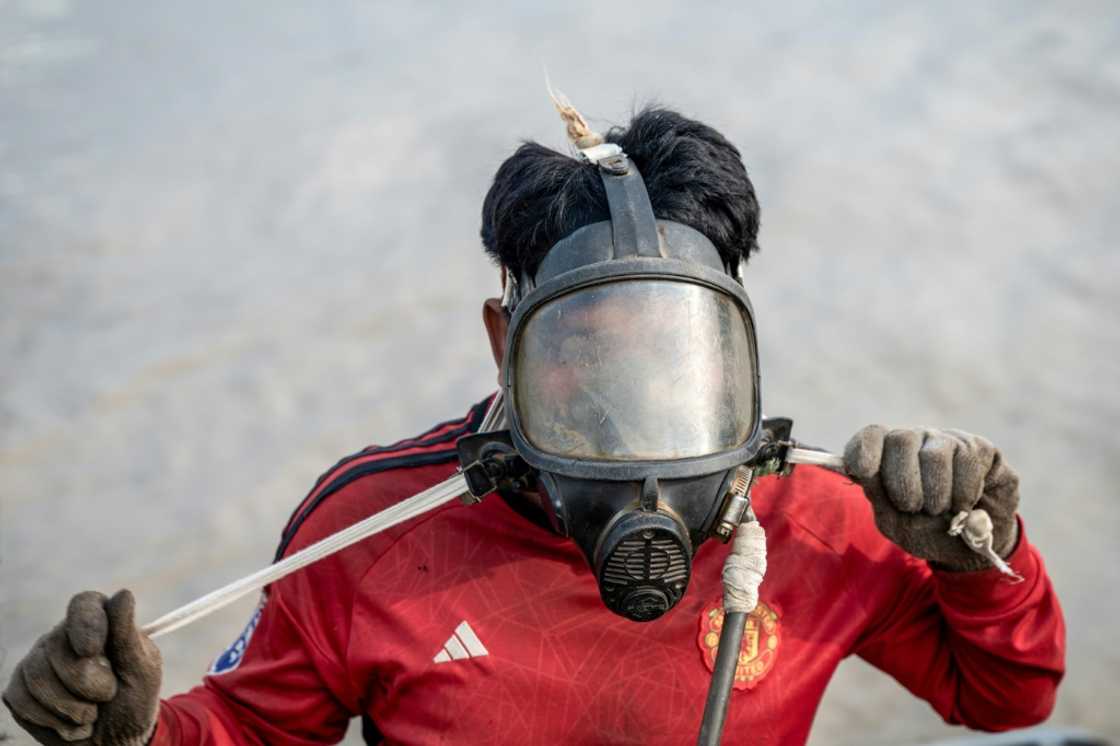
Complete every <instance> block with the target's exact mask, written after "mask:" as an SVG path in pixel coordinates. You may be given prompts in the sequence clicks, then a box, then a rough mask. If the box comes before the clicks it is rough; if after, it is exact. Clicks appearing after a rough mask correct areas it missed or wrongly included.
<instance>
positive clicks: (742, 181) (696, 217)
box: [481, 108, 759, 275]
mask: <svg viewBox="0 0 1120 746" xmlns="http://www.w3.org/2000/svg"><path fill="white" fill-rule="evenodd" d="M606 140H607V142H612V143H616V144H617V145H619V146H620V147H621V148H622V149H623V151H625V152H626V154H627V155H628V156H629V157H630V159H631V160H632V161H633V162H634V164H635V165H636V166H637V167H638V170H639V171H640V172H641V174H642V178H643V179H644V181H645V183H646V189H647V191H648V192H649V199H650V204H652V205H653V212H654V215H656V216H657V217H658V218H660V219H662V220H672V221H674V222H677V223H683V224H684V225H687V226H689V227H690V228H694V229H695V230H698V231H700V232H701V233H703V234H704V235H705V236H707V237H708V240H710V241H711V242H712V243H713V244H715V247H716V249H718V250H719V253H720V256H721V257H723V261H724V263H725V264H726V265H727V266H730V267H734V266H737V265H738V263H739V260H740V259H744V260H745V259H746V258H747V257H748V256H749V255H750V254H751V253H752V252H753V251H755V250H757V249H758V244H757V239H758V224H759V209H758V199H757V198H756V197H755V193H754V185H753V184H751V180H750V178H749V177H748V176H747V170H746V168H745V167H744V166H743V161H742V158H741V156H740V155H739V151H738V149H737V148H736V147H735V146H734V145H732V144H731V143H730V142H728V141H727V139H726V138H725V137H724V136H723V135H721V134H720V133H719V132H717V131H715V130H714V129H712V128H711V127H709V126H708V125H706V124H703V123H702V122H698V121H696V120H694V119H689V118H687V117H685V116H682V115H681V114H678V113H677V112H675V111H672V110H670V109H664V108H647V109H644V110H642V111H641V112H639V113H638V114H637V115H636V116H634V117H633V118H632V119H631V120H630V126H629V127H626V128H622V127H614V128H612V129H611V130H610V131H609V132H608V133H607V135H606ZM602 220H610V212H609V210H608V209H607V198H606V194H605V192H604V190H603V182H602V180H601V179H600V177H599V174H598V173H597V171H596V169H595V167H594V166H592V165H590V164H588V163H585V162H583V161H580V160H578V159H576V158H573V157H571V156H569V155H565V154H563V153H558V152H557V151H555V150H552V149H550V148H546V147H545V146H543V145H541V144H539V143H536V142H526V143H524V144H522V145H521V147H519V148H518V149H517V151H516V152H515V153H514V154H513V155H511V156H510V157H509V158H507V159H506V160H505V161H504V162H503V163H502V165H501V166H500V167H499V168H498V172H497V174H495V176H494V183H493V184H492V185H491V186H490V190H489V191H488V192H487V193H486V199H485V201H483V203H482V230H481V234H482V244H483V246H484V247H485V249H486V253H487V254H489V255H490V256H491V257H492V258H493V259H494V260H496V261H497V262H499V263H501V265H502V266H504V267H505V268H506V269H508V270H510V271H511V272H513V273H514V274H515V275H517V274H520V273H522V272H529V273H533V272H535V271H536V269H537V266H538V265H539V264H540V263H541V260H543V259H544V256H545V254H546V253H548V250H549V249H550V248H552V246H553V244H555V243H556V242H557V241H559V240H560V239H562V238H564V237H565V236H567V235H569V234H570V233H572V232H573V231H575V230H577V229H578V228H582V227H583V226H585V225H589V224H591V223H596V222H599V221H602Z"/></svg>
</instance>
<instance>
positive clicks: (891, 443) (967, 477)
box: [844, 425, 1019, 570]
mask: <svg viewBox="0 0 1120 746" xmlns="http://www.w3.org/2000/svg"><path fill="white" fill-rule="evenodd" d="M844 463H845V466H846V469H847V472H848V474H849V475H850V476H851V477H852V479H854V480H855V481H856V482H857V483H858V484H859V485H860V486H861V487H862V488H863V491H864V494H866V495H867V499H868V500H870V501H871V506H872V508H873V509H874V513H875V525H876V526H878V527H879V530H880V531H881V532H882V533H883V535H884V536H886V537H887V538H888V539H890V540H891V541H893V542H894V543H895V544H897V545H898V546H900V547H902V548H903V549H904V550H906V551H907V552H909V553H910V554H912V555H914V556H915V557H920V558H921V559H924V560H928V561H930V562H932V563H934V564H935V565H937V566H939V567H942V568H945V569H949V570H982V569H985V568H988V567H991V566H992V563H991V561H990V560H989V559H987V558H986V557H984V556H983V555H982V554H978V553H977V552H974V551H973V550H972V549H970V548H969V546H968V545H967V544H966V543H965V542H964V541H963V540H962V539H961V537H960V536H951V535H950V534H949V527H950V522H951V521H952V520H953V518H954V517H956V516H957V515H959V514H960V513H962V512H968V511H972V510H975V509H983V510H985V511H987V513H988V515H989V517H990V518H991V521H992V548H993V549H994V550H995V552H996V554H998V555H999V556H1000V557H1004V558H1006V557H1007V555H1008V554H1010V553H1011V551H1012V550H1013V549H1014V548H1015V545H1016V543H1017V541H1018V538H1019V535H1018V534H1019V528H1018V522H1017V521H1016V519H1015V511H1016V509H1017V508H1018V507H1019V477H1018V475H1017V474H1016V473H1015V472H1014V471H1013V470H1012V469H1011V467H1009V466H1008V465H1007V464H1006V463H1005V462H1004V460H1003V457H1002V456H1001V455H1000V452H999V451H998V450H997V449H996V448H995V446H993V445H992V444H991V443H990V442H988V441H987V440H985V439H984V438H981V437H979V436H977V435H972V434H970V433H966V432H963V431H961V430H935V429H924V428H923V429H913V430H887V429H886V428H885V427H883V426H881V425H868V426H867V427H865V428H863V429H862V430H860V431H859V432H858V433H856V434H855V435H854V436H852V439H851V440H849V441H848V445H847V447H846V448H845V449H844Z"/></svg>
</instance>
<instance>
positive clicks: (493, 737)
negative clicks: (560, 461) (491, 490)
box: [153, 405, 1064, 745]
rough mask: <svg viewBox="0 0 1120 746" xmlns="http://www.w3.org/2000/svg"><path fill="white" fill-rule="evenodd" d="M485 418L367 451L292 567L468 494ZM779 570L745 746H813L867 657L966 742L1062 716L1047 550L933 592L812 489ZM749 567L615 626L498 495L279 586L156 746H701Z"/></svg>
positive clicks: (751, 661) (168, 708) (750, 636)
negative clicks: (465, 443) (464, 483)
mask: <svg viewBox="0 0 1120 746" xmlns="http://www.w3.org/2000/svg"><path fill="white" fill-rule="evenodd" d="M483 409H484V406H483V405H478V406H476V407H474V408H473V409H472V410H471V411H470V413H469V414H468V415H467V416H466V417H465V418H462V419H460V420H456V421H453V422H448V423H444V424H443V425H440V426H437V427H436V428H434V429H433V430H431V431H429V432H428V433H426V434H424V435H423V436H420V437H418V438H415V439H411V440H407V441H402V442H400V443H397V444H395V445H393V446H389V447H381V448H369V449H366V450H364V451H361V452H359V453H357V454H355V455H353V456H351V457H348V458H346V459H343V460H342V461H341V462H339V463H338V464H337V465H336V466H335V467H334V468H332V469H331V470H330V471H328V472H327V473H326V474H325V475H323V477H321V478H320V480H319V482H318V483H317V484H316V486H315V489H314V490H312V492H311V494H310V495H308V497H307V498H306V499H305V500H304V501H303V503H302V504H301V505H300V506H299V508H298V509H297V511H296V512H295V514H294V515H293V518H292V520H291V522H290V523H289V525H288V526H287V528H286V529H285V532H284V536H283V541H282V543H281V548H280V551H279V552H278V554H288V553H291V552H292V551H295V550H297V549H299V548H301V547H303V546H306V545H308V544H310V543H313V542H315V541H317V540H319V539H321V538H323V537H325V536H327V535H329V534H331V533H333V532H335V531H337V530H339V529H341V528H343V527H345V526H348V525H350V524H352V523H354V522H356V521H358V520H360V519H361V518H364V517H366V516H368V515H370V514H371V513H374V512H376V511H379V510H382V509H384V508H386V507H388V506H390V505H392V504H394V503H396V502H398V501H400V500H402V499H404V498H406V497H409V496H411V495H412V494H414V493H416V492H419V491H421V490H422V489H424V488H426V487H429V486H431V485H433V484H435V483H437V482H439V481H440V480H443V479H445V478H446V477H448V476H450V475H451V474H452V472H453V471H454V470H455V468H456V460H455V453H454V443H455V440H456V439H457V438H458V437H460V436H462V435H464V434H467V433H470V432H473V431H474V430H475V429H476V428H477V426H478V422H479V421H480V419H481V417H482V412H483ZM753 495H754V508H755V512H756V513H757V515H758V517H759V520H760V521H761V523H762V525H763V526H764V527H765V528H766V533H767V546H768V553H769V561H768V567H769V569H768V571H767V574H766V578H765V580H764V581H763V583H762V587H761V602H760V604H759V606H758V608H757V609H756V610H755V612H754V613H753V614H752V615H751V617H750V621H749V624H748V628H747V632H746V634H745V635H744V640H743V646H742V649H741V651H740V656H739V666H738V670H737V671H736V683H735V690H734V691H733V694H732V698H731V705H730V712H729V714H728V719H727V726H726V730H725V743H751V744H796V743H801V742H803V741H804V740H805V739H806V738H807V735H808V733H809V728H810V725H811V723H812V719H813V714H814V712H815V710H816V708H817V704H818V703H819V702H820V699H821V696H822V695H823V693H824V690H825V686H826V685H827V684H828V680H829V678H830V677H831V676H832V673H833V671H834V670H835V669H836V666H837V664H839V662H840V661H841V660H842V659H844V658H845V657H847V656H849V655H859V656H861V657H862V658H864V659H865V660H867V661H868V662H870V663H871V664H873V665H875V666H877V667H879V668H880V669H882V670H883V671H884V672H886V673H887V674H889V675H890V676H893V677H894V678H895V679H897V680H898V681H899V683H900V684H901V685H902V686H904V687H906V688H907V689H909V690H910V691H911V692H913V693H914V694H915V695H916V696H919V697H922V698H923V699H925V700H927V701H928V702H929V703H930V705H931V706H932V707H933V708H934V709H935V710H936V711H937V712H938V713H939V714H940V715H941V716H942V717H943V718H945V719H946V720H947V721H949V722H952V723H964V724H966V725H969V726H971V727H974V728H983V729H993V730H998V729H1005V728H1012V727H1017V726H1024V725H1028V724H1031V723H1035V722H1037V721H1039V720H1041V719H1043V718H1045V717H1046V715H1047V714H1048V713H1049V711H1050V709H1051V707H1052V705H1053V700H1054V692H1055V688H1056V686H1057V684H1058V681H1059V680H1060V678H1061V676H1062V672H1063V659H1064V628H1063V622H1062V616H1061V611H1060V609H1059V606H1058V601H1057V598H1056V597H1055V595H1054V592H1053V589H1052V588H1051V584H1050V581H1049V580H1048V578H1047V576H1046V573H1045V570H1044V569H1043V565H1042V560H1041V558H1040V557H1039V555H1038V553H1037V552H1036V551H1035V549H1034V548H1033V547H1032V546H1031V544H1030V543H1029V542H1028V540H1027V538H1026V536H1025V534H1023V535H1022V538H1021V539H1020V541H1019V545H1018V547H1017V548H1016V549H1015V551H1014V553H1013V554H1012V555H1011V557H1010V564H1011V565H1012V567H1013V568H1014V569H1015V570H1016V571H1017V572H1018V573H1019V574H1020V575H1021V576H1022V577H1023V582H1021V583H1013V582H1010V581H1009V580H1008V579H1006V578H1005V577H1004V576H1002V575H1000V574H999V573H997V572H996V571H994V570H989V571H983V572H976V573H943V572H939V571H932V570H931V569H930V567H929V566H928V565H927V564H926V563H925V562H922V561H920V560H917V559H914V558H912V557H910V556H908V555H907V554H906V553H905V552H903V551H902V550H901V549H899V548H897V547H896V546H894V545H893V544H891V543H890V542H889V541H887V540H886V539H885V538H883V536H882V535H880V534H879V532H878V531H877V530H876V528H875V525H874V523H873V521H872V516H871V510H870V508H869V505H868V503H867V501H866V499H865V498H864V496H863V493H862V492H861V490H860V489H859V487H857V486H854V485H852V484H850V483H849V482H848V481H846V480H845V479H843V478H841V477H839V476H836V475H834V474H832V473H829V472H826V471H823V470H820V469H817V468H812V467H804V466H802V467H798V468H797V469H796V470H795V472H794V474H793V475H792V476H790V477H786V478H781V479H778V478H766V479H763V480H761V481H760V482H759V483H758V484H757V485H756V487H755V489H754V491H753ZM727 552H728V546H727V545H724V544H720V543H718V542H715V541H708V542H706V543H705V544H703V545H702V546H701V547H700V549H699V551H698V552H697V555H696V558H695V563H694V567H693V576H692V580H691V583H690V585H689V588H688V591H687V593H686V594H685V596H684V598H683V599H682V601H681V602H680V604H679V605H678V606H676V607H675V608H674V609H673V610H671V611H670V612H669V613H667V614H666V615H665V616H663V617H661V618H660V619H658V620H656V621H653V622H649V623H644V624H642V623H636V622H631V621H628V620H626V619H623V618H621V617H619V616H616V615H614V614H613V613H611V612H610V611H608V610H607V609H606V607H604V605H603V603H602V601H601V600H600V598H599V594H598V587H597V584H596V581H595V578H594V576H593V574H592V572H591V571H590V569H589V567H588V565H587V563H586V561H585V560H584V558H583V556H582V555H581V553H580V552H579V550H578V549H577V547H576V546H575V544H574V543H573V542H571V541H570V540H567V539H564V538H561V537H559V536H556V535H555V534H553V533H552V532H551V531H549V530H548V529H547V528H545V527H543V526H542V525H541V524H540V522H539V521H537V520H534V516H533V515H531V513H529V512H528V510H527V509H525V508H522V507H521V506H518V505H517V504H516V503H511V502H506V501H505V500H503V499H502V498H500V497H497V496H491V497H488V498H487V499H486V500H484V501H483V502H482V503H481V504H479V505H473V506H464V505H460V504H459V503H457V502H456V503H453V504H450V505H448V506H445V507H443V508H440V509H437V510H436V511H433V512H431V513H428V514H425V515H423V516H420V517H419V518H416V519H414V520H412V521H409V522H407V523H405V524H402V525H400V526H397V527H395V528H393V529H391V530H390V531H388V532H386V533H383V534H380V535H378V536H376V537H373V538H372V539H369V540H366V541H364V542H362V543H360V544H358V545H355V546H353V547H350V548H349V549H347V550H345V551H343V552H340V553H339V554H336V555H334V556H332V557H330V558H328V559H325V560H322V561H321V562H319V563H317V564H315V565H312V566H311V567H309V568H307V569H305V570H302V571H301V572H298V573H296V574H295V575H292V576H289V577H287V578H285V579H284V580H282V581H280V582H278V583H276V584H274V585H273V586H271V587H270V588H269V589H268V591H267V593H266V594H265V596H264V597H263V598H262V602H261V606H260V607H259V608H258V610H257V612H256V613H255V614H254V615H253V618H252V620H251V621H250V623H249V625H248V627H246V629H245V631H244V632H243V633H242V635H241V637H239V638H238V640H237V641H236V642H235V643H234V645H233V646H231V648H230V649H229V650H227V651H226V652H224V653H223V654H222V655H221V656H219V658H218V660H217V661H216V662H215V664H214V667H213V671H212V673H211V674H210V675H209V676H207V677H206V679H205V680H204V682H203V684H202V685H201V686H199V687H198V688H196V689H194V690H192V691H190V692H188V693H186V694H182V695H179V696H176V697H172V698H170V699H168V700H165V701H164V702H163V703H162V705H161V709H160V717H159V724H158V727H157V729H156V733H155V738H154V740H153V743H154V744H159V745H162V744H261V743H263V744H318V743H332V742H335V741H337V740H338V739H340V738H341V737H342V735H343V733H344V732H345V730H346V727H347V725H348V721H349V720H350V719H351V718H354V717H363V719H364V721H365V733H366V736H367V739H368V740H370V741H372V742H385V743H393V744H435V743H449V744H482V743H487V744H550V743H562V744H607V743H611V744H682V743H690V742H694V741H695V738H696V734H697V732H698V728H699V724H700V717H701V713H702V712H703V707H704V698H705V696H706V694H707V689H708V683H709V681H710V676H711V666H712V661H713V658H714V652H715V651H714V648H715V643H716V641H717V639H718V633H719V628H720V624H721V623H722V614H721V612H720V611H719V600H720V593H721V586H720V570H721V568H722V565H723V560H724V558H725V556H726V554H727Z"/></svg>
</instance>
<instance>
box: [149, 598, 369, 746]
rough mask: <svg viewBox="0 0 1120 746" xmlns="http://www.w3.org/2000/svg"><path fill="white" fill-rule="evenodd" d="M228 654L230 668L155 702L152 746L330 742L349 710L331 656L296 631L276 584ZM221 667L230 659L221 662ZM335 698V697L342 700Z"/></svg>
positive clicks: (337, 735) (336, 737) (337, 736)
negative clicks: (233, 664)
mask: <svg viewBox="0 0 1120 746" xmlns="http://www.w3.org/2000/svg"><path fill="white" fill-rule="evenodd" d="M227 656H238V658H237V661H236V667H234V668H232V669H231V670H227V671H226V672H225V673H220V674H211V675H209V676H207V677H206V678H205V679H204V681H203V683H202V685H201V686H198V687H196V688H194V689H192V690H191V691H189V692H187V693H185V694H180V695H178V696H175V697H171V698H169V699H166V700H164V701H163V702H161V703H160V711H159V721H158V724H157V726H156V731H155V734H154V736H153V739H152V741H151V743H152V744H153V746H165V745H166V746H171V745H175V746H178V745H179V744H183V745H186V744H191V745H192V746H193V745H194V744H212V745H214V746H219V745H221V746H226V745H229V746H233V745H235V744H236V745H238V746H240V745H241V744H277V745H278V746H296V745H297V744H298V745H300V746H303V745H306V744H323V743H336V742H337V741H339V740H341V739H342V737H343V735H344V734H345V733H346V727H347V724H348V721H349V718H350V717H351V715H352V711H351V710H350V709H348V707H347V705H346V704H345V703H344V702H343V701H342V700H343V699H346V698H347V695H346V693H345V690H344V688H343V690H342V691H339V687H338V686H337V682H336V681H335V680H336V676H337V673H336V672H333V671H332V670H331V669H332V664H331V663H330V660H329V656H325V655H324V654H323V652H322V651H320V650H317V649H316V648H315V641H314V640H312V639H309V636H308V635H307V634H306V633H305V632H304V631H303V630H302V629H301V627H300V625H299V623H298V622H297V621H296V619H295V616H294V615H293V612H292V610H291V609H290V608H289V607H288V605H287V603H286V602H285V598H284V589H283V587H278V586H274V587H273V589H272V591H271V592H270V593H269V594H268V597H267V600H266V601H264V602H263V603H262V606H261V607H260V616H259V617H256V618H255V626H254V623H253V622H252V621H251V622H250V627H249V628H247V629H246V632H245V633H243V634H242V636H241V637H240V638H238V641H237V643H235V647H234V648H231V651H230V652H227V654H225V656H223V657H224V658H225V657H227ZM226 662H227V663H229V664H232V661H231V660H229V659H228V658H227V661H226ZM340 695H341V696H340Z"/></svg>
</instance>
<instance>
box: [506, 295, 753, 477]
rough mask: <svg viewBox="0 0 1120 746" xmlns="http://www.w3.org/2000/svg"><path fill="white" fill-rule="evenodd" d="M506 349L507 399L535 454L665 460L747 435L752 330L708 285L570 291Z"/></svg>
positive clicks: (544, 307) (715, 449)
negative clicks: (512, 349) (509, 366)
mask: <svg viewBox="0 0 1120 746" xmlns="http://www.w3.org/2000/svg"><path fill="white" fill-rule="evenodd" d="M515 344H516V357H515V359H514V361H513V362H514V366H515V367H514V376H515V378H514V381H513V384H514V386H513V389H514V404H515V406H516V407H517V413H518V417H519V419H520V422H521V430H522V433H523V434H524V436H525V438H526V439H527V440H528V441H529V442H530V443H531V444H532V445H533V446H534V447H536V448H537V449H539V450H540V451H542V452H544V453H548V454H551V455H554V456H562V457H567V458H575V459H589V460H606V461H658V460H670V459H681V458H690V457H696V456H707V455H711V454H715V453H721V452H724V451H728V450H732V449H734V448H737V447H739V446H741V445H742V444H743V443H745V442H746V440H747V439H748V438H749V437H750V435H751V432H752V429H753V425H754V420H755V412H754V403H755V392H754V380H755V375H754V370H753V368H752V366H753V365H754V360H755V355H754V354H753V349H754V344H755V341H754V336H753V330H752V328H751V327H750V326H749V322H748V320H747V317H746V312H745V311H744V310H743V309H742V308H741V306H740V305H739V304H738V302H736V300H735V299H734V298H732V297H731V296H729V295H727V294H725V293H722V292H720V291H719V290H715V289H713V288H710V287H707V286H704V285H697V284H693V283H690V282H686V281H679V280H651V279H635V280H623V281H616V282H610V283H603V284H599V285H592V286H589V287H585V288H580V289H578V290H575V291H573V292H571V293H567V294H565V295H562V296H559V297H557V298H553V299H552V300H549V301H546V302H545V303H543V304H541V306H540V307H539V308H537V309H536V310H535V311H533V312H532V314H531V315H530V316H529V318H527V319H526V320H525V322H524V323H523V325H522V330H521V333H520V335H519V337H518V339H517V340H516V342H515Z"/></svg>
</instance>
